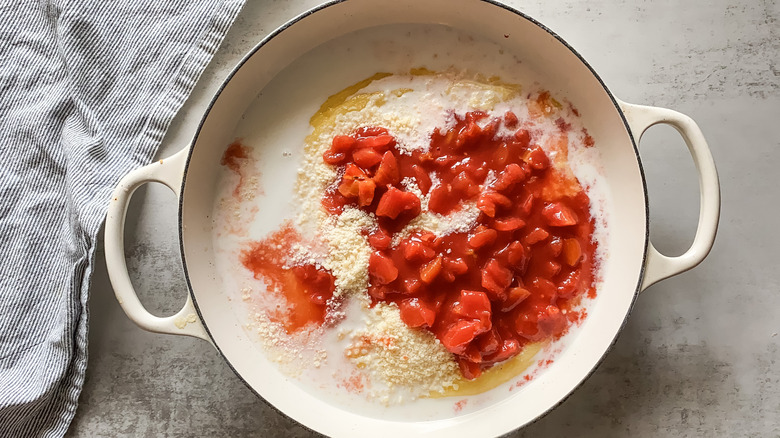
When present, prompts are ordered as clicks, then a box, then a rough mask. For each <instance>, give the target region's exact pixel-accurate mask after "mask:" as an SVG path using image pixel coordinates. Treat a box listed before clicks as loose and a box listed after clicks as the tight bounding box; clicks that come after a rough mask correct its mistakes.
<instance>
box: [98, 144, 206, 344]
mask: <svg viewBox="0 0 780 438" xmlns="http://www.w3.org/2000/svg"><path fill="white" fill-rule="evenodd" d="M188 152H189V148H184V149H183V150H181V151H179V152H178V153H176V154H174V155H172V156H170V157H168V158H165V159H162V160H159V161H155V162H154V163H152V164H149V165H148V166H144V167H141V168H139V169H135V170H133V171H131V172H130V173H128V174H127V175H125V177H124V178H122V179H121V180H120V181H119V184H118V185H117V187H116V189H114V193H113V194H112V195H111V203H110V204H109V207H108V213H107V215H106V228H105V247H106V267H107V268H108V276H109V278H110V279H111V286H113V288H114V294H115V295H116V299H117V300H118V301H119V305H120V306H122V309H123V310H124V311H125V313H126V314H127V316H128V317H129V318H130V320H132V321H133V322H134V323H136V324H137V325H138V326H139V327H141V328H142V329H144V330H148V331H150V332H155V333H167V334H172V335H187V336H193V337H196V338H200V339H204V340H206V341H208V342H209V343H210V342H211V339H209V336H208V335H207V334H206V330H205V329H204V328H203V326H202V325H201V323H200V319H199V318H198V315H197V312H196V310H195V307H194V305H193V303H192V298H191V297H190V295H189V294H187V301H186V302H185V303H184V307H182V309H181V310H179V312H177V313H176V314H175V315H173V316H168V317H163V318H161V317H158V316H154V315H152V314H151V313H149V311H147V310H146V308H145V307H144V306H143V304H141V301H139V300H138V295H137V294H136V293H135V289H133V284H132V283H131V281H130V275H129V273H128V271H127V263H126V261H125V242H124V232H125V216H126V215H127V206H128V204H129V203H130V197H131V196H132V195H133V192H135V190H136V189H137V188H138V187H140V186H141V185H142V184H146V183H148V182H159V183H162V184H164V185H165V186H167V187H168V188H169V189H171V190H172V191H173V193H174V194H175V195H176V197H177V198H179V196H181V193H180V192H181V181H182V177H183V175H184V167H185V165H186V162H187V154H188Z"/></svg>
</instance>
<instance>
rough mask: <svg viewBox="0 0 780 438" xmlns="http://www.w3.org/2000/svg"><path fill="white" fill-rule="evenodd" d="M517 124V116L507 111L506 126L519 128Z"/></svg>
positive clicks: (505, 116) (505, 115)
mask: <svg viewBox="0 0 780 438" xmlns="http://www.w3.org/2000/svg"><path fill="white" fill-rule="evenodd" d="M517 122H518V119H517V116H516V115H515V113H513V112H512V111H507V112H506V114H504V125H506V127H507V128H509V129H513V128H515V127H516V126H517Z"/></svg>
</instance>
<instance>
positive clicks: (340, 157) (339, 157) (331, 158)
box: [322, 150, 347, 166]
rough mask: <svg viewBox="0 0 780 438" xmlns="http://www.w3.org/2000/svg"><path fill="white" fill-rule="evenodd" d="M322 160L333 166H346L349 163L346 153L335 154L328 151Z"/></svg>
mask: <svg viewBox="0 0 780 438" xmlns="http://www.w3.org/2000/svg"><path fill="white" fill-rule="evenodd" d="M322 160H323V161H325V162H326V163H328V164H330V165H331V166H338V165H339V164H344V162H345V161H347V154H346V153H344V152H333V151H332V150H327V151H325V152H324V153H323V154H322Z"/></svg>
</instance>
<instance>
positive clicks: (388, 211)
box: [376, 187, 421, 219]
mask: <svg viewBox="0 0 780 438" xmlns="http://www.w3.org/2000/svg"><path fill="white" fill-rule="evenodd" d="M420 208H421V207H420V199H419V198H418V197H417V196H416V195H415V194H414V193H410V192H405V191H403V190H398V189H396V188H395V187H390V188H388V189H387V191H386V192H385V194H384V195H382V197H381V198H380V199H379V205H377V207H376V215H377V216H384V217H388V218H390V219H395V218H397V217H398V216H399V215H400V214H401V213H410V214H411V216H413V217H415V216H417V215H419V214H420Z"/></svg>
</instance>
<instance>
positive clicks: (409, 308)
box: [398, 298, 436, 327]
mask: <svg viewBox="0 0 780 438" xmlns="http://www.w3.org/2000/svg"><path fill="white" fill-rule="evenodd" d="M398 308H399V309H400V310H401V320H402V321H403V322H405V323H406V325H408V326H409V327H425V326H427V327H432V326H433V323H434V322H435V321H436V312H435V311H434V309H433V308H432V307H431V306H430V305H429V304H426V303H425V302H424V301H422V300H420V299H418V298H406V299H403V300H401V301H399V302H398Z"/></svg>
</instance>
